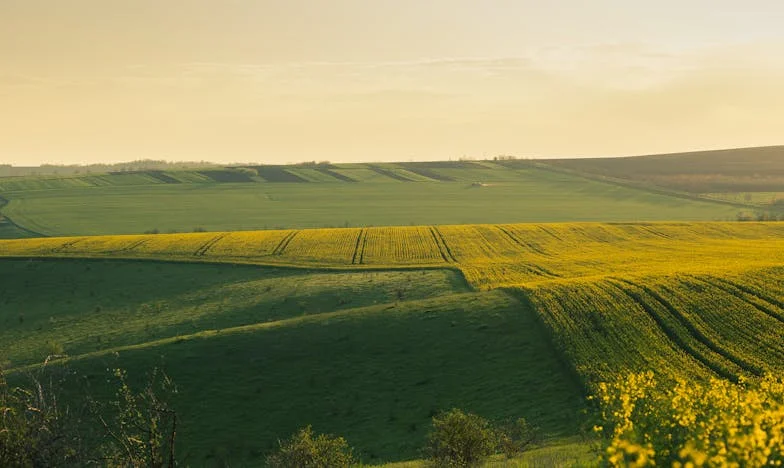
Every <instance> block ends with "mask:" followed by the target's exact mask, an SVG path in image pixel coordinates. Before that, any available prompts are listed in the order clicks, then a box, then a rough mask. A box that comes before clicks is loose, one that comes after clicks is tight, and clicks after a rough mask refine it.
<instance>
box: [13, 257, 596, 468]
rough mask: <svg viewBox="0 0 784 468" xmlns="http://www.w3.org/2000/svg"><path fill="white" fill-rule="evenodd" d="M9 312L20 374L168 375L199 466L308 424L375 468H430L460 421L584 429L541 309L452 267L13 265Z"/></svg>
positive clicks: (549, 430)
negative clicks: (432, 429)
mask: <svg viewBox="0 0 784 468" xmlns="http://www.w3.org/2000/svg"><path fill="white" fill-rule="evenodd" d="M42 291H45V294H44V293H42ZM0 298H1V299H0V323H1V324H2V332H0V355H1V356H2V361H3V362H4V364H3V367H6V368H10V369H12V375H16V376H19V375H20V373H19V372H18V370H19V366H24V365H27V364H30V363H34V362H37V361H40V360H41V358H42V357H43V356H44V355H46V354H51V353H53V352H56V353H58V354H59V353H61V352H64V353H65V354H67V355H69V356H70V358H69V359H67V360H66V361H63V364H64V365H67V366H69V367H71V368H72V369H73V370H75V371H76V372H78V373H79V374H80V375H83V376H87V377H88V379H89V381H90V382H91V387H92V388H93V390H94V391H95V392H96V393H98V394H99V395H98V396H100V393H101V392H102V391H107V390H106V389H103V387H102V385H103V384H102V382H106V377H107V368H114V367H122V368H125V369H127V370H128V375H129V377H130V378H137V379H142V380H143V376H144V375H145V374H146V372H148V370H149V369H151V368H154V367H163V368H164V369H165V370H166V372H167V373H168V374H169V375H170V376H171V377H172V378H173V380H174V381H175V382H176V384H177V386H178V388H179V393H178V394H177V395H176V396H175V399H174V401H173V405H174V408H175V409H176V410H177V412H178V415H179V416H180V419H179V420H180V423H179V426H178V427H179V428H180V430H179V433H178V446H179V447H180V449H181V450H182V452H181V456H182V458H184V461H185V462H186V463H191V464H194V465H199V464H202V463H208V464H218V463H220V462H221V461H225V460H228V461H232V463H233V465H234V466H236V465H238V464H239V465H256V464H258V462H259V460H261V459H262V457H263V456H264V455H265V454H266V453H268V451H270V450H272V449H274V448H275V447H276V442H277V440H278V439H279V438H280V439H282V438H285V437H287V436H289V435H290V434H292V433H294V432H295V431H296V430H297V429H298V428H300V427H303V426H305V425H307V424H312V425H313V428H314V430H316V431H318V432H323V433H333V434H339V435H342V436H344V437H345V438H346V439H347V440H348V442H349V443H350V444H351V445H352V446H353V447H355V448H356V450H357V455H359V456H360V457H361V458H362V459H363V460H364V461H365V462H372V461H374V460H388V461H395V460H406V459H412V458H417V457H418V456H419V455H420V452H419V450H420V448H421V447H422V446H423V444H424V440H425V434H426V433H427V431H428V429H429V422H430V418H431V417H432V416H433V415H435V414H437V413H438V412H440V411H442V410H445V409H448V408H452V407H459V408H464V409H466V410H467V411H471V412H475V413H477V414H480V415H482V416H484V417H488V418H491V419H507V418H517V417H524V418H526V419H527V420H528V421H530V422H531V423H532V424H534V425H536V426H538V427H540V428H541V430H542V431H543V434H544V436H545V437H547V438H553V437H556V438H557V437H563V436H569V435H574V434H576V433H578V431H579V430H580V427H579V424H578V422H577V420H578V419H579V413H580V409H581V408H582V405H583V403H582V399H581V394H580V391H579V386H578V385H576V384H575V383H574V382H573V381H572V380H570V378H569V373H568V372H567V371H566V370H565V369H564V368H563V367H562V366H561V364H560V363H559V361H558V360H557V359H556V357H555V356H554V355H553V352H552V350H551V347H550V344H549V341H548V339H547V336H546V335H545V334H544V333H543V332H542V329H541V328H540V325H539V322H538V321H537V319H536V314H535V312H534V311H533V310H532V309H530V308H529V307H528V306H526V305H524V304H523V303H521V302H520V301H518V300H517V299H515V298H513V297H511V296H508V295H507V294H505V293H503V292H500V291H497V292H483V293H475V292H470V291H468V289H467V286H466V285H465V284H464V282H463V280H462V279H461V278H460V277H459V276H458V274H457V273H455V272H452V271H440V270H430V271H398V272H345V273H319V272H315V271H310V272H309V271H303V270H282V269H270V268H256V267H250V266H231V265H197V264H172V263H151V262H120V261H80V260H60V261H21V260H3V261H0ZM13 369H17V372H13ZM137 383H138V382H137Z"/></svg>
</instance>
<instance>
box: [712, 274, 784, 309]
mask: <svg viewBox="0 0 784 468" xmlns="http://www.w3.org/2000/svg"><path fill="white" fill-rule="evenodd" d="M715 279H716V280H717V281H720V282H722V283H724V284H727V285H728V286H730V287H732V288H735V289H738V290H740V291H742V292H744V293H746V294H748V295H749V296H753V297H756V298H757V299H759V300H761V301H763V302H766V303H768V304H770V305H773V306H775V307H777V308H778V309H782V310H784V301H782V300H780V299H777V298H775V297H773V296H770V295H768V294H765V293H764V292H762V291H759V290H758V289H757V288H753V287H751V286H748V285H746V284H742V283H737V282H734V281H731V280H729V279H727V278H715ZM782 293H784V292H782Z"/></svg>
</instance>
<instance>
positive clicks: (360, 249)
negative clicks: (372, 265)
mask: <svg viewBox="0 0 784 468" xmlns="http://www.w3.org/2000/svg"><path fill="white" fill-rule="evenodd" d="M366 242H367V229H362V230H360V231H359V234H357V243H356V245H355V246H354V256H353V257H352V258H351V263H352V264H353V265H357V264H361V263H362V257H363V256H364V250H365V243H366Z"/></svg>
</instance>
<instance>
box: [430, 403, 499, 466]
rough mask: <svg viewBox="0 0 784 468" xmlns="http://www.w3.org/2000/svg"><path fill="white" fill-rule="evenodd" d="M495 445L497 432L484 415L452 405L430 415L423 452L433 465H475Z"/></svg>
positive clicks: (493, 450)
mask: <svg viewBox="0 0 784 468" xmlns="http://www.w3.org/2000/svg"><path fill="white" fill-rule="evenodd" d="M496 447H497V432H496V430H495V429H494V428H493V427H492V426H491V425H490V422H489V421H487V420H486V419H484V418H482V417H480V416H477V415H475V414H471V413H464V412H463V411H461V410H459V409H457V408H455V409H452V410H450V411H448V412H446V413H443V414H440V415H438V416H435V417H434V418H433V429H432V430H431V431H430V434H428V437H427V447H426V452H427V456H428V459H429V460H430V461H431V462H432V463H433V464H434V465H435V466H449V467H472V466H478V465H479V464H480V463H481V462H482V461H483V460H484V459H485V457H487V456H489V455H492V454H493V453H494V452H495V450H496Z"/></svg>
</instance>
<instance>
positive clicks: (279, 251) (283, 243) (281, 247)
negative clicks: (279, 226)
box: [272, 231, 299, 255]
mask: <svg viewBox="0 0 784 468" xmlns="http://www.w3.org/2000/svg"><path fill="white" fill-rule="evenodd" d="M297 234H299V231H291V232H290V233H288V234H286V237H284V238H283V239H281V240H280V243H278V245H276V246H275V248H274V249H272V255H283V252H284V251H285V250H286V247H288V246H289V244H290V243H291V240H292V239H294V236H296V235H297Z"/></svg>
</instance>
